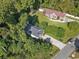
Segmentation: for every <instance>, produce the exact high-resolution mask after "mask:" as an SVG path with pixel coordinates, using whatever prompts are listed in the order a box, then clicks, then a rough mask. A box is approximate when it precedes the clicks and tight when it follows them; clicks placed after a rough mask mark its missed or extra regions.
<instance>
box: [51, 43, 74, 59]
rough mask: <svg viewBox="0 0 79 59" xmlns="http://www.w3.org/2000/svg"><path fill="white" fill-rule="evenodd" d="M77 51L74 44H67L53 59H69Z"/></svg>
mask: <svg viewBox="0 0 79 59" xmlns="http://www.w3.org/2000/svg"><path fill="white" fill-rule="evenodd" d="M73 51H75V46H74V44H73V43H72V44H67V45H66V46H65V47H64V48H63V49H62V50H61V51H60V52H59V53H58V54H56V55H55V56H54V57H53V58H52V59H68V57H69V56H70V55H71V53H72V52H73Z"/></svg>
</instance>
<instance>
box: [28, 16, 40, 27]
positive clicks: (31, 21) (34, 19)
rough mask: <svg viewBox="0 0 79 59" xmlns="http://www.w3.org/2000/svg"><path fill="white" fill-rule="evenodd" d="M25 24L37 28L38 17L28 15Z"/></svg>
mask: <svg viewBox="0 0 79 59" xmlns="http://www.w3.org/2000/svg"><path fill="white" fill-rule="evenodd" d="M27 22H28V23H29V24H31V25H37V26H38V24H39V21H38V16H36V15H33V16H31V15H29V16H28V19H27Z"/></svg>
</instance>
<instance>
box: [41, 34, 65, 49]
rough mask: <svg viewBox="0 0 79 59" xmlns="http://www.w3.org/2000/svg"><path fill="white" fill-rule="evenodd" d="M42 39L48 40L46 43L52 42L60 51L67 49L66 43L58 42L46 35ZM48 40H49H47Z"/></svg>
mask: <svg viewBox="0 0 79 59" xmlns="http://www.w3.org/2000/svg"><path fill="white" fill-rule="evenodd" d="M42 38H43V40H46V41H48V42H50V43H51V44H52V45H55V46H56V47H58V48H59V49H60V50H61V49H62V48H64V47H65V44H64V43H62V42H60V41H58V40H57V39H54V38H53V37H51V36H49V35H44V36H43V37H42ZM47 38H48V40H47Z"/></svg>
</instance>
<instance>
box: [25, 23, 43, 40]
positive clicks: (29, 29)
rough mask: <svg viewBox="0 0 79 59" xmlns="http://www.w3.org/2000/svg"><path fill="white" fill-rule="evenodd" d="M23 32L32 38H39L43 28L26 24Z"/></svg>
mask: <svg viewBox="0 0 79 59" xmlns="http://www.w3.org/2000/svg"><path fill="white" fill-rule="evenodd" d="M25 32H26V33H27V34H28V35H30V36H31V37H33V38H36V39H40V38H41V37H42V35H43V30H42V29H40V28H39V27H36V26H33V25H30V24H29V25H27V26H26V28H25Z"/></svg>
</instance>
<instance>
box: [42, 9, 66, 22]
mask: <svg viewBox="0 0 79 59" xmlns="http://www.w3.org/2000/svg"><path fill="white" fill-rule="evenodd" d="M43 13H44V15H45V16H47V17H49V18H50V19H55V20H61V21H63V20H65V16H66V15H65V13H62V12H59V11H56V10H52V9H44V11H43Z"/></svg>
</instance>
